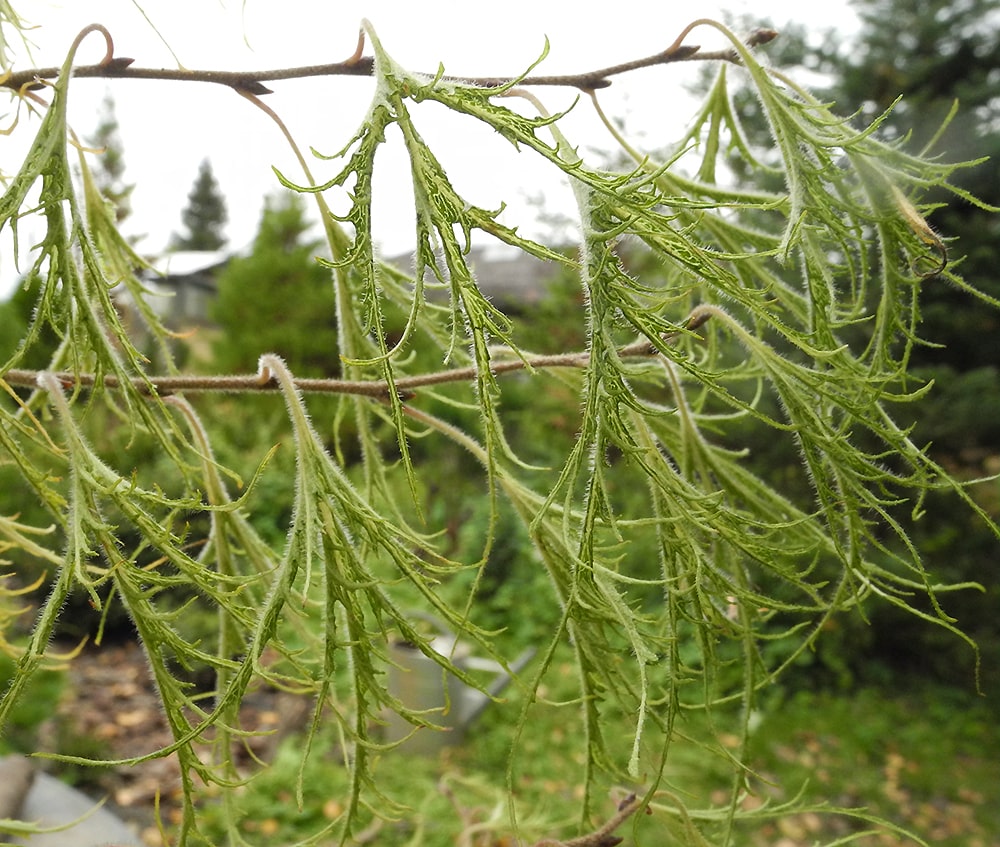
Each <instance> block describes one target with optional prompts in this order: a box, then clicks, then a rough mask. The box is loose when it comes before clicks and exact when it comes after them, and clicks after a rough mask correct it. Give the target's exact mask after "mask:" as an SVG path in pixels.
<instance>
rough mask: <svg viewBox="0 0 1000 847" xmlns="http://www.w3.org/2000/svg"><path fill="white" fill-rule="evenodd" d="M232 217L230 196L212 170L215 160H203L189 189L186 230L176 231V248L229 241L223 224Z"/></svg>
mask: <svg viewBox="0 0 1000 847" xmlns="http://www.w3.org/2000/svg"><path fill="white" fill-rule="evenodd" d="M228 220H229V214H228V212H227V211H226V198H225V197H224V196H223V194H222V190H221V189H220V188H219V183H218V182H217V181H216V179H215V174H214V173H212V163H211V162H210V161H209V160H208V159H204V160H202V163H201V165H200V166H199V168H198V177H197V178H196V179H195V181H194V185H193V186H192V187H191V191H190V192H189V193H188V204H187V206H186V207H185V208H184V211H182V212H181V221H182V222H183V224H184V227H185V229H186V232H185V233H174V235H173V238H172V240H171V243H170V248H171V249H172V250H196V251H202V250H203V251H209V250H219V249H220V248H222V247H223V246H224V245H225V244H226V237H225V235H223V228H224V227H225V224H226V222H227V221H228Z"/></svg>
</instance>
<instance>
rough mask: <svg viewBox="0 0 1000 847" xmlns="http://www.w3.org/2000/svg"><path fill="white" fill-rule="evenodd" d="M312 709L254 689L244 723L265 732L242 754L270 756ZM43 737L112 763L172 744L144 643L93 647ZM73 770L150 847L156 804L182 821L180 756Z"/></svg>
mask: <svg viewBox="0 0 1000 847" xmlns="http://www.w3.org/2000/svg"><path fill="white" fill-rule="evenodd" d="M310 708H311V704H310V703H309V702H308V700H307V699H305V698H302V697H297V696H295V695H291V694H288V693H287V692H281V691H276V690H274V689H269V688H264V687H262V688H258V689H257V690H254V691H251V692H249V693H248V695H247V697H246V699H245V701H244V705H243V709H242V711H241V723H242V727H243V729H246V730H251V731H254V732H261V733H265V734H262V735H258V736H254V737H251V738H250V739H248V747H249V750H246V749H244V750H241V751H240V756H241V758H242V759H243V761H245V763H246V764H248V765H249V764H250V762H251V760H252V758H251V754H253V755H257V756H260V757H262V758H265V759H266V758H267V757H268V756H269V755H270V752H271V750H273V748H274V746H275V745H276V744H277V743H278V740H279V739H280V738H281V737H282V736H283V735H284V734H285V733H286V732H288V731H289V730H290V729H292V728H294V727H296V726H299V725H301V723H302V721H303V720H304V719H305V718H306V716H307V714H308V712H309V709H310ZM39 740H40V747H41V750H42V751H44V752H62V753H65V752H67V749H66V748H67V747H71V748H74V754H75V755H80V754H81V753H80V752H78V751H88V755H90V756H92V757H95V758H101V759H103V760H109V761H110V760H120V759H129V758H134V757H139V756H143V755H146V754H148V753H151V752H153V751H155V750H157V749H160V748H163V747H167V746H169V745H170V743H171V742H172V740H173V739H172V736H171V733H170V729H169V726H168V725H167V721H166V719H165V717H164V714H163V710H162V707H161V705H160V699H159V696H158V695H157V693H156V689H155V686H154V684H153V681H152V679H151V676H150V673H149V669H148V665H147V663H146V659H145V655H144V654H143V651H142V649H141V648H140V647H139V645H138V644H136V643H123V644H116V645H110V646H105V647H100V648H88V649H86V650H84V651H83V652H81V653H80V654H79V655H78V656H76V657H75V658H74V659H73V660H72V662H71V663H70V665H69V672H68V683H67V686H66V690H65V691H64V693H63V696H62V699H61V701H60V704H59V708H58V711H57V713H56V716H55V717H54V718H53V719H52V720H50V721H49V724H48V725H47V726H46V727H44V728H43V731H42V732H41V734H40V739H39ZM59 748H63V749H59ZM97 751H99V752H97ZM63 768H64V766H63V765H61V764H60V763H58V762H53V763H52V765H51V766H49V767H47V769H48V770H50V771H52V773H54V774H56V775H61V776H66V774H65V773H63V772H62V771H63ZM71 775H72V777H74V780H73V781H75V782H76V784H77V787H78V788H80V790H82V791H84V792H86V793H87V794H89V795H90V796H92V797H94V798H95V799H101V798H102V797H104V798H107V808H109V809H110V810H111V811H113V812H115V813H116V814H118V815H119V816H120V817H122V818H123V819H124V820H126V821H128V822H129V823H130V824H131V825H133V826H134V827H135V828H137V829H138V831H139V833H140V836H141V837H142V839H143V841H144V842H146V843H147V844H149V845H151V847H158V845H160V844H161V843H162V838H161V836H160V833H159V830H158V827H157V825H156V819H155V812H154V810H155V808H156V804H157V802H158V803H159V809H160V815H161V817H162V819H163V821H164V823H165V824H166V825H167V826H170V825H172V824H174V823H176V822H177V820H178V817H179V809H180V768H179V765H178V762H177V758H176V756H174V755H168V756H164V757H161V758H156V759H151V760H149V761H145V762H140V763H138V764H118V765H108V766H103V767H98V768H85V767H79V766H75V767H74V769H73V772H72V774H71Z"/></svg>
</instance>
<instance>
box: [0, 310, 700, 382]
mask: <svg viewBox="0 0 1000 847" xmlns="http://www.w3.org/2000/svg"><path fill="white" fill-rule="evenodd" d="M710 317H711V315H710V313H709V311H708V308H707V307H702V306H698V307H696V308H695V309H693V310H692V311H691V314H690V315H688V318H687V320H686V321H685V322H684V330H683V331H684V332H694V331H695V330H696V329H698V328H699V327H700V326H702V324H704V323H705V322H706V321H707V320H708V319H709V318H710ZM679 335H680V333H679V332H670V333H666V334H664V336H663V340H664V341H665V342H666V343H670V342H672V341H673V340H674V339H676V338H677V337H678V336H679ZM658 352H659V351H658V349H657V347H656V345H655V344H653V342H652V341H650V340H649V339H646V338H641V339H639V340H638V341H634V342H632V343H631V344H626V345H625V346H624V347H620V348H619V349H618V355H619V356H620V357H621V358H648V357H652V356H655V355H656V354H657V353H658ZM589 362H590V354H588V353H586V352H574V353H553V354H547V355H533V356H524V357H523V358H511V359H506V360H503V361H495V362H491V363H490V371H491V372H492V373H493V374H494V375H497V376H499V375H501V374H505V373H511V372H513V371H521V370H533V371H534V370H547V369H550V368H585V367H586V366H587V365H588V363H589ZM477 374H478V369H477V368H476V367H475V366H474V365H470V366H468V367H464V368H452V369H451V370H446V371H436V372H434V373H426V374H416V375H414V376H406V377H401V378H400V379H397V380H396V381H395V388H396V391H397V392H398V393H399V394H400V395H401V396H403V397H404V398H406V397H409V396H412V394H413V392H414V391H415V390H416V389H418V388H426V387H427V386H431V385H443V384H445V383H452V382H468V381H470V380H473V379H475V378H476V375H477ZM38 375H39V371H35V370H28V369H24V368H12V369H11V370H9V371H7V372H6V373H5V374H3V375H2V376H0V380H2V381H3V382H5V383H6V384H7V385H13V386H20V387H26V388H34V387H36V386H37V384H38ZM54 376H55V378H56V379H57V380H59V382H60V383H61V384H62V385H63V386H64V387H65V388H66V389H67V390H69V389H81V388H82V389H87V388H94V387H96V386H97V383H98V380H97V377H96V376H95V375H94V374H92V373H82V374H74V373H71V372H69V371H63V372H58V373H56V374H54ZM130 382H131V385H132V387H133V389H135V390H136V391H137V392H139V393H140V394H157V395H159V396H165V395H169V394H177V393H179V392H184V393H186V394H219V393H240V394H246V393H254V392H265V393H268V392H272V391H277V390H278V384H277V383H276V382H275V380H274V379H272V378H267V379H263V380H262V379H261V377H260V376H259V375H258V374H250V375H242V374H241V375H233V376H218V375H216V376H194V375H182V376H173V375H171V376H166V375H164V376H156V375H151V376H136V377H133V378H132V379H131V380H130ZM100 384H101V387H102V388H105V389H110V390H115V389H118V388H121V381H120V380H119V379H118V377H117V376H115V375H113V374H105V375H104V376H103V377H102V378H101V383H100ZM295 387H296V388H297V389H298V390H299V391H302V392H303V393H307V394H354V395H357V396H362V397H373V398H375V399H382V400H385V399H388V396H389V387H388V386H387V385H386V383H385V382H384V381H382V380H344V379H324V378H313V379H310V378H302V379H296V380H295Z"/></svg>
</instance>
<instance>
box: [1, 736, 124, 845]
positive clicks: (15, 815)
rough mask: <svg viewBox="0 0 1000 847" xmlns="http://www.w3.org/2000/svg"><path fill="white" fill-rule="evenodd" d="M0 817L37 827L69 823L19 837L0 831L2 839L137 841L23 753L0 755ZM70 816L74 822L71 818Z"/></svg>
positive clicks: (43, 842)
mask: <svg viewBox="0 0 1000 847" xmlns="http://www.w3.org/2000/svg"><path fill="white" fill-rule="evenodd" d="M0 816H2V817H6V818H12V819H14V820H19V821H25V822H27V823H35V824H38V825H39V826H42V827H46V828H47V827H53V826H62V825H65V824H73V826H71V827H69V828H68V829H64V830H62V831H61V832H50V833H42V834H38V835H31V836H27V837H24V838H14V837H11V836H6V837H4V836H2V835H0V841H4V842H5V843H8V844H24V845H28V847H106V845H115V847H119V845H121V847H142V841H140V840H139V838H138V837H137V836H136V835H135V834H134V833H133V832H132V830H131V829H129V828H128V826H126V825H125V823H124V822H123V821H122V820H121V819H120V818H118V817H117V816H116V815H114V814H112V813H111V812H109V811H108V810H107V809H105V808H103V807H99V806H98V804H97V801H95V800H93V799H92V798H90V797H88V796H87V795H86V794H84V793H83V792H82V791H77V789H75V788H73V787H71V786H69V785H67V784H66V783H64V782H62V781H61V780H59V779H56V777H54V776H50V775H49V774H47V773H42V772H40V771H37V770H35V769H34V768H33V767H32V764H31V762H30V761H29V760H28V759H26V758H24V757H23V756H5V757H3V758H0ZM74 821H76V823H74Z"/></svg>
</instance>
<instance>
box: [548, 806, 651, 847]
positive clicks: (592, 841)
mask: <svg viewBox="0 0 1000 847" xmlns="http://www.w3.org/2000/svg"><path fill="white" fill-rule="evenodd" d="M642 805H643V800H642V798H640V797H636V795H635V794H629V795H628V797H626V798H625V799H624V800H622V801H621V803H619V804H618V811H616V812H615V813H614V815H612V817H611V818H610V820H608V822H607V823H605V824H604V825H603V826H600V827H598V828H597V829H595V830H594V831H593V832H588V833H587V834H585V835H578V836H577V837H576V838H569V839H567V840H566V841H557V840H555V839H552V838H544V839H542V840H541V841H539V842H537V843H536V844H535V845H534V847H616V845H618V844H621V843H622V841H624V839H623V838H622V837H621V836H618V835H615V830H616V829H618V827H620V826H621V825H622V824H623V823H625V821H626V820H628V819H629V818H630V817H631V816H632V815H634V814H635V813H636V812H637V811H639V809H641V808H642Z"/></svg>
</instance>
